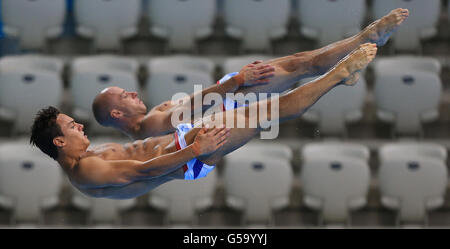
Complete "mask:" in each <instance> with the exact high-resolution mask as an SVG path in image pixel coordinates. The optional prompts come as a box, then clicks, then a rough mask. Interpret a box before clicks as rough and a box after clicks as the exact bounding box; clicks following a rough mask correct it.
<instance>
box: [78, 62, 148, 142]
mask: <svg viewBox="0 0 450 249" xmlns="http://www.w3.org/2000/svg"><path fill="white" fill-rule="evenodd" d="M137 70H138V63H137V62H136V61H134V60H133V59H129V58H125V57H119V56H104V55H102V56H93V57H81V58H77V59H75V60H74V61H73V64H72V75H71V94H72V98H73V105H74V111H73V114H74V118H75V119H77V120H79V121H80V122H88V123H89V124H90V125H91V126H90V128H89V129H90V131H94V132H96V133H110V132H112V131H113V129H112V128H106V127H102V126H101V125H100V124H98V123H97V121H96V120H95V118H94V116H93V114H92V102H93V100H94V98H95V96H96V95H97V94H99V93H100V92H101V91H102V90H103V89H105V88H107V87H111V86H117V87H121V88H123V89H125V90H127V91H137V92H138V89H139V84H138V80H137Z"/></svg>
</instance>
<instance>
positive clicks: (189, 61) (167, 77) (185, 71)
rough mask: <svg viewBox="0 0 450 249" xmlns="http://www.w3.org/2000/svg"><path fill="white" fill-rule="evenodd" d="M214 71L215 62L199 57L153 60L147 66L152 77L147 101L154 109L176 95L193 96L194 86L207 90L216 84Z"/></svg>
mask: <svg viewBox="0 0 450 249" xmlns="http://www.w3.org/2000/svg"><path fill="white" fill-rule="evenodd" d="M213 69H214V63H213V62H211V61H210V60H208V59H204V58H199V57H190V56H169V57H161V58H155V59H152V60H150V61H149V62H148V64H147V70H148V73H149V75H150V76H149V78H148V81H147V87H146V99H147V100H148V103H149V104H150V106H152V107H153V106H156V105H159V104H161V103H162V102H164V101H168V100H171V99H172V96H173V95H174V94H176V93H186V94H188V95H191V94H192V93H193V92H194V85H202V87H203V89H205V88H207V87H209V86H211V85H212V84H214V83H215V82H214V79H213V78H212V73H213Z"/></svg>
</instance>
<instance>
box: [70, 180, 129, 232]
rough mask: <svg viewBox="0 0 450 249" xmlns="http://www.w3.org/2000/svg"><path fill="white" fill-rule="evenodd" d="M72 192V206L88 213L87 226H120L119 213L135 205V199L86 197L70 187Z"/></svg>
mask: <svg viewBox="0 0 450 249" xmlns="http://www.w3.org/2000/svg"><path fill="white" fill-rule="evenodd" d="M72 192H73V195H72V199H71V202H72V204H73V205H74V206H75V207H77V208H80V209H82V210H87V211H88V212H89V215H88V224H89V225H93V224H96V225H99V224H111V225H121V222H122V221H121V216H120V212H122V211H124V210H127V209H130V208H132V207H134V206H135V205H136V203H137V200H136V199H126V200H114V199H105V198H92V197H88V196H86V195H84V194H82V193H81V192H80V191H79V190H77V189H76V188H74V187H72Z"/></svg>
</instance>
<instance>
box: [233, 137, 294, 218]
mask: <svg viewBox="0 0 450 249" xmlns="http://www.w3.org/2000/svg"><path fill="white" fill-rule="evenodd" d="M244 150H246V151H245V152H244ZM292 182H293V171H292V168H291V164H290V160H289V159H288V158H282V157H278V156H274V155H272V154H266V153H263V152H262V150H261V153H255V149H251V148H247V146H244V147H242V148H241V149H240V150H238V151H235V152H233V153H230V154H228V155H227V156H226V157H225V167H224V184H225V192H226V203H227V205H228V206H229V207H231V208H233V209H236V210H241V211H243V214H244V218H243V221H242V222H243V224H273V217H272V211H275V210H279V209H282V208H285V207H287V206H288V205H289V203H290V200H289V194H290V191H291V187H292Z"/></svg>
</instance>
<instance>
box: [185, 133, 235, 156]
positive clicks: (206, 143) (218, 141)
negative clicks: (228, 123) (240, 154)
mask: <svg viewBox="0 0 450 249" xmlns="http://www.w3.org/2000/svg"><path fill="white" fill-rule="evenodd" d="M229 135H230V129H227V128H212V129H208V128H202V129H201V130H200V131H199V132H198V133H197V136H196V137H195V139H194V142H193V143H192V150H193V152H194V155H195V157H198V156H203V155H209V154H211V153H213V152H215V151H216V150H217V149H219V148H220V147H222V146H223V145H224V144H225V143H226V142H227V139H228V137H229Z"/></svg>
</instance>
